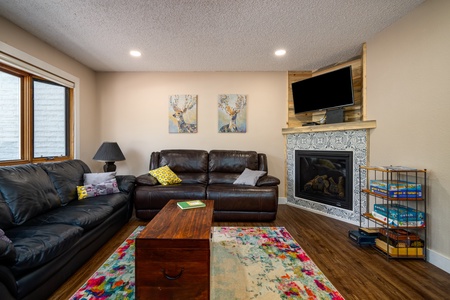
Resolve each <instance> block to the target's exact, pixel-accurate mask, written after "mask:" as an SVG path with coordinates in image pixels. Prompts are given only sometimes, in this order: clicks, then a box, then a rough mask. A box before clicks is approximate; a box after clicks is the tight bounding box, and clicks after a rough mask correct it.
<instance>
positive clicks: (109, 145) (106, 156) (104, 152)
mask: <svg viewBox="0 0 450 300" xmlns="http://www.w3.org/2000/svg"><path fill="white" fill-rule="evenodd" d="M93 159H94V160H99V161H104V162H105V165H104V166H103V171H105V172H114V171H115V170H116V165H115V164H114V162H116V161H120V160H125V156H123V153H122V150H120V147H119V145H118V144H117V143H116V142H104V143H103V144H102V145H101V146H100V148H98V150H97V153H95V155H94V157H93Z"/></svg>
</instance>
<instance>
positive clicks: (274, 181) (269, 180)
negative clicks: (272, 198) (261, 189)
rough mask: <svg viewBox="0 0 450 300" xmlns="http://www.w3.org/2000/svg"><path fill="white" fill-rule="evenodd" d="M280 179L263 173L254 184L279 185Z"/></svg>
mask: <svg viewBox="0 0 450 300" xmlns="http://www.w3.org/2000/svg"><path fill="white" fill-rule="evenodd" d="M279 184H280V179H278V178H276V177H275V176H271V175H265V176H263V177H261V178H260V179H258V182H257V183H256V186H273V185H279Z"/></svg>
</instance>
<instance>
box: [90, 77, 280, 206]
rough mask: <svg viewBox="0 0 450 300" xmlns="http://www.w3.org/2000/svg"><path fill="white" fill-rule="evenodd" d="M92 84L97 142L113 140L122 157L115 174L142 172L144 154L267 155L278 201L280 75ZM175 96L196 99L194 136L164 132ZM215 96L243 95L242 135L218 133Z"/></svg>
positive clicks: (125, 79) (119, 79) (119, 80)
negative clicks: (187, 151)
mask: <svg viewBox="0 0 450 300" xmlns="http://www.w3.org/2000/svg"><path fill="white" fill-rule="evenodd" d="M97 83H98V86H97V89H98V97H97V98H98V100H99V101H100V106H101V113H100V115H99V116H98V117H99V119H100V130H101V139H102V140H104V141H117V142H118V143H119V145H120V147H121V149H122V151H123V152H124V155H125V157H126V161H124V162H117V163H116V164H117V166H118V172H120V173H130V174H135V175H139V174H143V173H146V172H148V164H149V156H150V153H151V152H152V151H159V150H162V149H173V148H175V149H181V148H186V149H204V150H208V151H209V150H212V149H236V150H255V151H258V152H263V153H266V154H267V156H268V163H269V174H271V175H274V176H276V177H278V178H280V179H281V180H282V183H281V185H280V196H283V197H284V195H285V191H284V172H285V171H284V169H285V161H284V156H285V154H284V137H283V135H282V134H281V128H283V127H286V118H287V101H286V99H287V89H286V87H287V73H286V72H193V73H186V72H170V73H159V72H149V73H145V72H144V73H101V74H99V75H98V78H97ZM175 94H196V95H198V108H197V112H198V133H193V134H187V133H184V134H177V133H171V134H169V120H168V118H169V114H168V112H169V95H175ZM219 94H245V95H247V97H248V100H247V133H218V125H217V122H218V114H217V109H218V108H217V98H218V95H219Z"/></svg>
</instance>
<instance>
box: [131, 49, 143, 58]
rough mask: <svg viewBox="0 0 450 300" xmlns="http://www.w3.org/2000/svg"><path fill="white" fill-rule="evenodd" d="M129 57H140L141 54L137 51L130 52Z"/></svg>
mask: <svg viewBox="0 0 450 300" xmlns="http://www.w3.org/2000/svg"><path fill="white" fill-rule="evenodd" d="M130 55H131V56H134V57H139V56H141V52H139V51H137V50H131V51H130Z"/></svg>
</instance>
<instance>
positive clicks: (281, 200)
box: [278, 197, 287, 204]
mask: <svg viewBox="0 0 450 300" xmlns="http://www.w3.org/2000/svg"><path fill="white" fill-rule="evenodd" d="M278 204H287V197H278Z"/></svg>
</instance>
